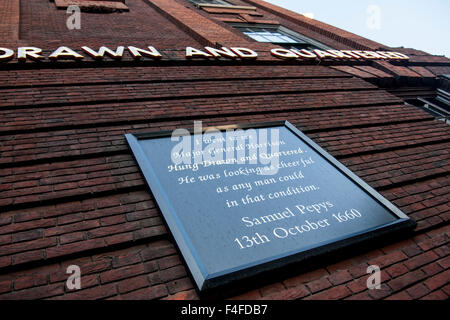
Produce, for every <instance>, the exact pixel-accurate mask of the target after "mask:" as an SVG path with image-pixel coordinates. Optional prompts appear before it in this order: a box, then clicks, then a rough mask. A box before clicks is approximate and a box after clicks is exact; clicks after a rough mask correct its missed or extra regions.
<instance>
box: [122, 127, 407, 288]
mask: <svg viewBox="0 0 450 320" xmlns="http://www.w3.org/2000/svg"><path fill="white" fill-rule="evenodd" d="M177 131H178V132H153V133H141V134H127V135H126V138H127V141H128V143H129V145H130V147H131V149H132V151H133V154H134V156H135V158H136V160H137V162H138V164H139V166H140V168H141V170H142V172H143V174H144V176H145V179H146V181H147V183H148V185H149V186H150V189H151V191H152V193H153V195H154V197H155V199H156V201H157V203H158V206H159V208H160V209H161V212H162V214H163V216H164V218H165V220H166V222H167V225H168V227H169V228H170V231H171V233H172V234H173V236H174V238H175V241H176V242H177V245H178V247H179V249H180V251H181V253H182V255H183V257H184V259H185V261H186V263H187V265H188V267H189V269H190V271H191V274H192V276H193V278H194V280H195V282H196V284H197V286H198V289H199V290H200V291H202V290H206V289H211V288H214V287H218V286H220V285H223V284H227V283H230V282H232V281H235V280H239V279H243V278H246V277H250V276H255V275H257V274H259V273H262V272H265V271H269V270H272V269H275V268H279V267H281V266H286V265H288V264H291V263H298V262H301V261H305V260H306V258H310V257H315V256H319V255H324V254H325V253H326V252H330V251H332V250H334V249H338V248H343V247H347V246H350V245H355V244H357V243H360V242H361V241H363V240H367V239H368V238H369V239H370V238H377V237H380V236H381V235H383V236H384V235H386V234H389V233H391V232H397V231H399V230H404V229H408V228H412V227H414V226H415V222H414V221H413V220H411V219H410V218H408V217H407V216H406V215H405V214H404V213H402V212H401V211H400V210H399V209H398V208H396V207H395V206H394V205H393V204H391V203H390V202H389V201H387V200H386V199H385V198H383V197H382V196H381V195H380V194H379V193H377V192H376V191H375V190H374V189H372V188H371V187H370V186H369V185H367V184H366V183H365V182H364V181H362V180H361V179H360V178H358V177H357V176H356V175H355V174H353V173H352V172H351V171H350V170H348V169H347V168H346V167H345V166H343V165H342V164H341V163H340V162H339V161H337V160H336V159H335V158H333V157H332V156H331V155H329V154H328V153H327V152H326V151H324V150H323V149H322V148H321V147H320V146H318V145H317V144H316V143H314V142H313V141H312V140H311V139H309V138H308V137H307V136H306V135H305V134H303V133H302V132H301V131H299V130H298V129H297V128H296V127H295V126H293V125H292V124H290V123H289V122H287V121H286V122H272V123H263V124H253V125H232V126H224V127H217V128H206V129H203V128H198V123H196V125H195V128H194V130H185V129H178V130H177Z"/></svg>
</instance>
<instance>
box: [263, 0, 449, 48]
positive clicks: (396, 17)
mask: <svg viewBox="0 0 450 320" xmlns="http://www.w3.org/2000/svg"><path fill="white" fill-rule="evenodd" d="M266 1H267V2H271V3H273V4H276V5H279V6H281V7H284V8H287V9H290V10H292V11H295V12H298V13H313V14H314V18H315V19H317V20H319V21H322V22H325V23H328V24H331V25H333V26H335V27H339V28H341V29H344V30H347V31H350V32H353V33H356V34H358V35H360V36H363V37H365V38H368V39H371V40H374V41H377V42H380V43H382V44H385V45H388V46H391V47H400V46H403V47H407V48H408V47H409V48H415V49H419V50H423V51H425V52H428V53H432V54H437V55H445V56H447V57H450V0H373V1H367V0H361V1H351V0H341V1H336V0H321V1H302V0H266Z"/></svg>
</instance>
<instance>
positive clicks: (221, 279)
mask: <svg viewBox="0 0 450 320" xmlns="http://www.w3.org/2000/svg"><path fill="white" fill-rule="evenodd" d="M282 126H284V127H286V128H287V129H289V131H290V132H292V133H293V134H294V135H295V136H297V137H298V138H299V139H301V140H302V141H303V142H304V143H305V144H307V145H308V146H309V147H310V148H312V149H313V150H314V151H316V152H317V153H318V154H319V155H320V156H321V157H322V158H323V159H325V160H326V161H327V162H329V163H330V164H331V165H332V166H334V168H335V169H336V170H338V171H340V172H341V173H342V174H344V175H345V176H346V178H347V179H349V180H350V181H352V182H354V183H355V184H356V185H357V186H359V187H360V188H361V189H362V190H363V191H364V192H365V193H366V194H368V195H369V196H370V197H371V198H372V199H374V200H375V201H376V202H378V203H379V204H380V205H381V206H382V207H384V208H385V209H386V210H387V211H388V212H389V213H391V214H392V216H393V217H395V218H396V220H395V221H394V222H391V223H387V224H384V225H380V226H378V227H375V228H372V229H369V230H364V231H362V232H357V233H350V234H346V235H345V236H342V237H340V238H338V239H335V240H333V241H328V242H321V243H318V244H317V245H315V246H311V247H308V248H306V249H304V250H301V251H298V252H294V253H292V254H290V255H288V256H284V257H278V258H277V257H276V256H275V257H272V258H271V259H266V261H258V264H256V265H253V266H251V267H244V268H231V269H229V270H227V271H226V272H221V273H220V274H208V273H207V272H206V269H205V267H204V266H203V265H202V261H201V260H200V259H199V257H198V255H197V254H196V250H195V247H194V245H193V244H192V242H191V241H190V239H189V234H188V232H187V231H186V230H185V228H184V226H183V225H182V223H181V221H180V219H179V217H178V216H177V214H176V213H175V210H174V208H173V206H172V204H171V203H170V201H169V199H168V197H167V194H166V192H167V191H166V190H164V189H163V188H162V186H161V184H160V182H159V180H158V177H157V175H156V172H155V170H154V168H153V167H152V166H151V164H150V162H149V161H148V160H147V156H146V154H145V152H144V150H143V149H142V147H141V145H140V143H139V141H140V140H146V139H158V138H165V137H170V136H171V134H172V131H158V132H148V133H138V134H126V135H125V137H126V139H127V142H128V144H129V146H130V148H131V150H132V152H133V154H134V156H135V158H136V161H137V163H138V164H139V167H140V169H141V171H142V173H143V175H144V177H145V180H146V181H147V183H148V185H149V187H150V189H151V192H152V194H153V196H154V197H155V199H156V202H157V204H158V206H159V208H160V210H161V212H162V214H163V216H164V219H165V221H166V223H167V225H168V227H169V229H170V231H171V233H172V235H173V237H174V239H175V241H176V243H177V245H178V248H179V250H180V252H181V254H182V255H183V258H184V260H185V262H186V264H187V266H188V268H189V270H190V272H191V275H192V277H193V279H194V280H195V283H196V285H197V287H198V289H199V291H205V290H209V289H213V288H216V287H219V286H222V285H225V284H229V283H231V282H234V281H238V280H243V279H245V278H250V277H254V276H256V275H258V274H261V273H265V272H267V271H271V270H275V269H279V268H281V267H285V266H288V265H291V264H294V263H299V262H304V261H306V260H309V259H311V258H317V257H323V256H324V255H325V254H328V253H331V252H334V251H337V250H341V249H346V248H348V247H351V246H354V245H357V244H359V243H362V242H365V241H367V240H376V239H380V238H381V237H384V236H386V235H390V234H392V233H397V232H400V231H408V230H412V229H413V228H415V226H416V222H415V221H414V220H412V219H411V218H409V217H408V216H407V215H405V214H404V213H403V212H402V211H401V210H400V209H398V208H397V207H396V206H395V205H393V204H392V203H391V202H390V201H388V200H387V199H386V198H384V197H383V196H382V195H381V194H379V193H378V192H377V191H376V190H375V189H373V188H372V187H370V186H369V185H368V184H367V183H366V182H364V181H363V180H362V179H361V178H359V177H358V176H357V175H355V174H354V173H353V172H351V171H350V170H349V169H348V168H346V167H345V166H344V165H343V164H341V163H340V162H339V161H338V160H337V159H335V158H334V157H333V156H331V155H330V154H329V153H327V152H326V151H325V150H324V149H322V148H321V147H320V146H319V145H317V144H316V143H315V142H314V141H312V140H311V139H310V138H308V137H307V136H306V135H305V134H304V133H303V132H301V131H300V130H298V129H297V128H296V127H295V126H294V125H292V124H291V123H289V122H288V121H275V122H264V123H255V124H238V125H227V126H217V127H205V128H203V129H202V130H203V132H205V131H206V130H209V129H213V128H214V129H217V130H220V131H225V130H227V129H250V128H253V129H258V128H270V127H282ZM188 131H189V132H190V133H191V134H192V133H194V130H193V129H191V130H188Z"/></svg>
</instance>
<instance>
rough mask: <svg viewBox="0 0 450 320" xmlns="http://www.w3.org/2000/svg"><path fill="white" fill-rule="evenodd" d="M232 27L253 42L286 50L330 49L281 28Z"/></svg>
mask: <svg viewBox="0 0 450 320" xmlns="http://www.w3.org/2000/svg"><path fill="white" fill-rule="evenodd" d="M233 27H235V28H236V29H238V30H240V31H242V33H244V34H245V35H247V36H249V37H250V38H252V39H253V40H255V41H258V42H268V43H273V44H277V45H279V46H282V47H284V48H286V49H309V50H313V49H322V50H329V49H331V48H329V47H327V46H325V45H324V44H322V43H320V42H318V41H315V40H313V39H310V38H308V37H305V36H303V35H301V34H299V33H297V32H294V31H292V30H289V29H287V28H285V27H283V26H247V25H246V26H243V25H237V24H234V25H233Z"/></svg>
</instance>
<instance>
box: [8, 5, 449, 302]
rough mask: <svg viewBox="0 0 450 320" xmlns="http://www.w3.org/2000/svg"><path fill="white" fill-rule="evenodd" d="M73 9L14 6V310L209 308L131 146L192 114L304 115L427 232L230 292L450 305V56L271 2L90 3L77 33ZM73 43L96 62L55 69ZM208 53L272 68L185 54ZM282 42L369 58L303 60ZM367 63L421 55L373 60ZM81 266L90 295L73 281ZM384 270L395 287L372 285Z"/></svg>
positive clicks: (323, 139)
mask: <svg viewBox="0 0 450 320" xmlns="http://www.w3.org/2000/svg"><path fill="white" fill-rule="evenodd" d="M72 2H73V1H72ZM194 2H200V3H201V2H203V4H200V5H195V4H194ZM206 2H208V3H209V5H208V4H206V5H205V4H204V3H206ZM70 3H71V1H66V0H55V1H49V0H26V1H25V0H8V1H1V2H0V35H1V43H0V47H2V48H3V49H2V50H0V56H2V57H3V61H2V62H0V119H1V122H2V126H1V127H0V131H1V132H0V299H1V300H3V299H40V298H50V299H196V298H198V297H199V293H198V292H197V291H196V290H195V288H194V287H195V286H194V284H193V282H192V280H191V278H190V275H189V271H188V269H187V267H186V265H185V264H184V261H183V260H182V258H181V256H180V254H179V252H178V251H177V247H176V244H175V242H174V240H173V239H172V237H171V235H170V233H169V232H168V229H167V228H166V226H165V223H164V221H163V218H162V216H161V213H160V211H159V209H158V206H157V204H156V203H155V201H154V198H153V196H152V194H151V192H150V190H149V188H148V186H147V184H146V182H145V180H144V179H143V177H142V175H141V172H140V169H139V167H138V166H137V164H136V162H135V159H134V157H133V154H132V153H131V151H130V149H129V147H128V145H127V143H126V140H125V137H124V134H125V133H139V132H149V131H160V130H172V129H175V128H179V127H192V124H193V120H202V121H203V122H204V123H205V124H207V125H224V124H234V123H254V122H264V121H273V120H289V121H290V122H291V123H293V124H294V125H295V126H297V127H298V128H299V129H300V130H302V131H303V132H304V133H306V134H307V135H308V136H309V137H310V138H312V139H313V140H314V141H315V142H316V143H318V144H319V145H320V146H322V147H323V148H324V149H326V150H327V151H328V152H329V153H330V154H332V155H333V156H334V157H336V158H337V159H338V160H339V161H341V162H342V163H343V164H344V165H345V166H347V167H348V168H350V169H351V170H352V171H353V172H355V173H356V174H357V175H359V176H360V177H361V178H362V179H363V180H364V181H366V182H367V183H369V184H370V185H371V186H372V187H374V188H375V189H376V190H377V191H379V192H380V193H381V194H382V195H383V196H385V197H386V198H387V199H389V200H390V201H392V202H393V203H394V204H395V205H396V206H398V207H399V208H400V209H401V210H402V211H403V212H405V213H406V214H407V215H409V216H410V217H412V218H413V219H414V220H415V221H416V222H417V227H416V228H415V230H414V232H413V233H412V234H410V235H409V237H408V238H403V239H400V240H395V241H389V242H388V243H384V244H380V245H378V246H375V247H374V248H359V249H358V250H355V253H354V254H353V255H351V256H348V257H347V256H346V257H341V258H334V259H333V260H330V262H329V263H328V264H322V265H311V266H306V268H305V270H300V271H298V272H297V273H294V274H286V275H285V276H275V275H274V276H273V278H269V279H266V281H261V282H260V283H259V284H258V285H252V286H248V287H236V290H234V291H233V292H230V293H224V298H237V299H248V298H249V299H260V298H263V299H447V298H448V296H449V295H450V287H449V284H448V283H449V279H450V271H449V264H450V258H449V246H448V242H449V231H450V229H449V227H448V219H449V213H450V204H449V199H450V196H449V192H450V179H449V171H450V153H449V150H450V127H449V125H448V118H447V120H446V117H448V110H449V109H448V102H449V93H448V92H449V78H448V75H449V74H450V60H449V59H447V58H445V57H443V56H433V55H429V54H427V53H425V52H422V51H418V50H414V49H404V48H389V47H386V46H384V45H382V44H380V43H376V42H373V41H371V40H368V39H365V38H362V37H360V36H358V35H355V34H352V33H349V32H346V31H344V30H341V29H338V28H335V27H332V26H330V25H327V24H325V23H323V22H319V21H316V20H312V19H309V18H306V17H304V16H302V15H300V14H297V13H294V12H291V11H288V10H285V9H282V8H280V7H277V6H274V5H271V4H269V3H266V2H264V1H261V0H226V2H225V1H186V0H126V1H125V2H122V1H112V0H111V1H109V2H108V1H97V0H93V1H84V0H80V1H78V5H79V6H80V7H81V15H80V18H81V20H80V22H81V29H76V28H75V29H69V28H68V21H67V20H68V18H69V17H70V16H71V15H72V14H73V12H72V13H68V12H67V11H66V8H67V5H68V4H70ZM60 46H67V47H69V48H71V49H72V50H74V51H75V52H76V53H78V54H80V55H82V56H83V59H82V60H81V59H78V60H81V61H73V59H68V60H59V59H56V60H57V61H50V60H51V59H50V58H49V56H50V55H51V53H52V52H54V50H56V49H57V48H58V47H60ZM83 46H89V47H90V48H92V49H94V50H95V51H97V50H98V48H99V47H101V46H107V47H108V48H110V49H112V50H116V48H117V47H118V46H125V47H128V46H135V47H138V48H145V49H147V47H148V46H153V47H155V48H156V49H157V50H158V52H160V54H161V57H159V58H155V57H150V56H148V54H147V55H146V56H143V57H142V58H141V59H140V60H137V59H135V58H133V56H132V55H131V54H130V51H129V50H125V51H124V53H123V55H122V57H121V58H112V57H111V54H108V53H106V54H105V57H103V58H98V59H93V58H91V57H90V56H89V55H88V54H87V52H86V51H85V50H82V49H81V47H83ZM207 46H209V47H213V48H221V47H245V48H249V49H252V50H254V51H256V52H257V53H258V58H257V59H248V60H247V59H240V58H237V59H229V58H227V57H222V58H218V59H216V58H214V57H201V56H198V57H197V56H194V57H192V58H190V59H189V58H188V57H186V47H193V48H196V49H201V50H204V47H207ZM23 47H36V48H40V49H42V53H40V52H39V53H36V55H37V56H39V57H42V59H41V60H42V61H39V62H36V61H33V59H32V56H31V55H28V54H25V56H24V59H23V60H25V62H21V61H19V60H20V59H19V56H20V52H19V51H20V50H19V49H18V48H23ZM273 48H285V49H291V48H294V49H297V50H302V49H309V50H313V49H321V50H358V51H359V52H360V56H359V59H353V57H351V58H352V59H337V58H333V57H330V56H327V57H323V59H318V58H314V59H311V58H303V59H291V60H289V59H280V58H279V57H275V56H273V55H272V54H271V49H273ZM5 49H9V50H10V51H13V54H12V55H9V54H8V53H10V51H8V50H5ZM366 51H371V52H373V51H377V52H399V53H402V54H404V55H407V56H408V57H409V59H407V60H406V59H364V58H362V56H361V55H363V54H364V52H366ZM283 52H285V51H283ZM22 54H23V52H22ZM69 58H73V55H72V56H71V57H69ZM54 60H55V59H54ZM445 75H447V76H445ZM74 264H75V265H79V266H80V267H81V271H82V289H81V290H69V289H68V288H67V287H66V280H67V277H68V275H67V273H66V269H67V266H69V265H74ZM372 264H376V265H379V266H380V267H381V269H382V288H381V289H380V290H368V289H367V287H366V280H367V277H368V274H367V273H366V269H367V267H368V266H369V265H372Z"/></svg>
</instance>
